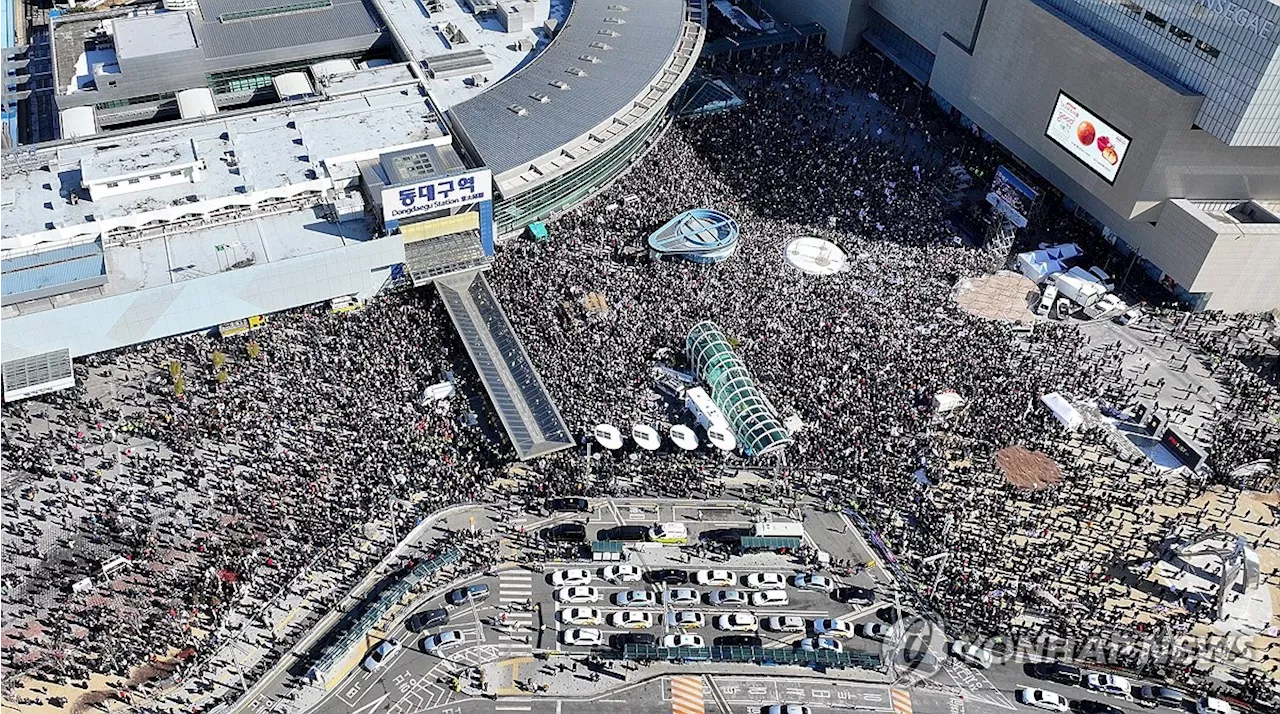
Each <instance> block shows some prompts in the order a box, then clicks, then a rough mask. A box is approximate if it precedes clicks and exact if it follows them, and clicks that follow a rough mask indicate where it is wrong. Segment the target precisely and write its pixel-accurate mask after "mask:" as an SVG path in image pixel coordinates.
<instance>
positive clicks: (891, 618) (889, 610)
mask: <svg viewBox="0 0 1280 714" xmlns="http://www.w3.org/2000/svg"><path fill="white" fill-rule="evenodd" d="M876 617H877V618H879V619H880V620H883V621H884V622H887V623H889V624H890V625H892V624H894V623H896V622H897V621H898V620H901V619H902V612H901V611H900V610H899V609H898V608H897V607H895V606H893V605H886V606H884V607H882V608H880V609H879V610H876Z"/></svg>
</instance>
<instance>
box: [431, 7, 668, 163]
mask: <svg viewBox="0 0 1280 714" xmlns="http://www.w3.org/2000/svg"><path fill="white" fill-rule="evenodd" d="M685 8H686V4H685V2H684V0H625V2H621V1H619V0H576V2H574V4H573V8H572V10H571V12H570V15H569V18H568V19H567V20H566V21H565V23H564V25H563V26H562V27H561V28H560V30H559V32H558V33H557V34H556V37H555V39H554V40H553V41H552V43H551V45H550V46H549V47H547V48H546V49H545V50H543V51H542V53H541V54H539V55H538V56H537V57H536V58H535V59H534V60H533V61H531V62H529V63H528V64H527V65H525V66H524V67H522V68H520V69H519V70H517V71H516V72H515V73H514V74H512V75H510V76H508V77H507V78H505V79H503V80H502V81H501V82H500V83H499V84H498V85H497V86H495V87H493V88H491V89H488V90H486V91H485V92H483V93H482V94H480V95H479V96H477V97H475V98H473V99H469V100H467V101H466V102H463V103H462V104H459V105H457V106H454V107H452V108H451V109H450V110H449V111H450V112H451V113H452V115H453V117H454V119H455V120H456V121H457V122H458V123H459V124H461V125H462V126H463V127H464V128H465V131H466V134H467V137H468V139H469V140H470V142H471V143H472V145H473V146H474V148H475V150H476V152H477V153H478V154H479V155H480V158H481V160H482V161H483V163H484V164H485V165H487V166H489V167H490V168H491V169H493V171H494V173H495V174H499V173H502V172H505V171H508V170H510V169H513V168H517V167H520V166H523V165H526V164H529V163H531V162H532V161H534V160H535V159H537V158H539V157H541V156H543V155H545V154H548V153H550V152H554V151H556V150H558V149H560V148H561V147H564V146H565V145H567V144H569V143H570V142H571V141H573V140H574V139H575V138H577V137H580V136H582V135H584V134H586V133H587V132H588V131H590V130H591V129H593V128H594V127H596V126H597V125H598V124H600V123H601V122H602V121H604V120H606V119H607V118H608V117H609V116H611V115H616V114H618V113H620V112H623V111H625V110H626V109H627V108H628V106H629V105H630V104H631V103H632V102H633V101H634V100H635V99H636V97H637V96H640V95H641V94H643V93H644V92H645V90H646V88H647V87H648V86H649V85H650V84H651V83H653V82H654V81H655V77H657V76H658V74H659V73H660V72H661V71H662V70H663V68H664V67H665V66H666V65H667V63H668V61H669V60H670V58H671V57H672V55H673V53H674V52H675V50H676V48H677V46H678V45H679V43H680V41H681V39H682V34H683V31H684V21H685ZM513 137H519V141H513Z"/></svg>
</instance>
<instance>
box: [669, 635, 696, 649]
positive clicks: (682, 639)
mask: <svg viewBox="0 0 1280 714" xmlns="http://www.w3.org/2000/svg"><path fill="white" fill-rule="evenodd" d="M662 646H663V647H706V646H707V643H706V641H705V640H703V639H702V636H701V635H667V636H666V637H663V638H662Z"/></svg>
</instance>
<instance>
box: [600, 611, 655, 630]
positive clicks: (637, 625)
mask: <svg viewBox="0 0 1280 714" xmlns="http://www.w3.org/2000/svg"><path fill="white" fill-rule="evenodd" d="M609 624H610V625H613V626H614V627H621V628H623V629H624V630H643V629H644V628H646V627H652V626H653V616H651V615H650V614H649V613H647V612H637V611H635V610H623V611H622V612H615V613H613V614H612V615H610V616H609Z"/></svg>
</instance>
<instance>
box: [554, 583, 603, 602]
mask: <svg viewBox="0 0 1280 714" xmlns="http://www.w3.org/2000/svg"><path fill="white" fill-rule="evenodd" d="M556 600H559V601H560V602H563V603H568V604H570V605H587V604H590V603H593V602H600V591H599V590H597V589H595V588H593V587H587V586H581V585H580V586H577V587H572V588H560V589H559V590H557V591H556Z"/></svg>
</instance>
